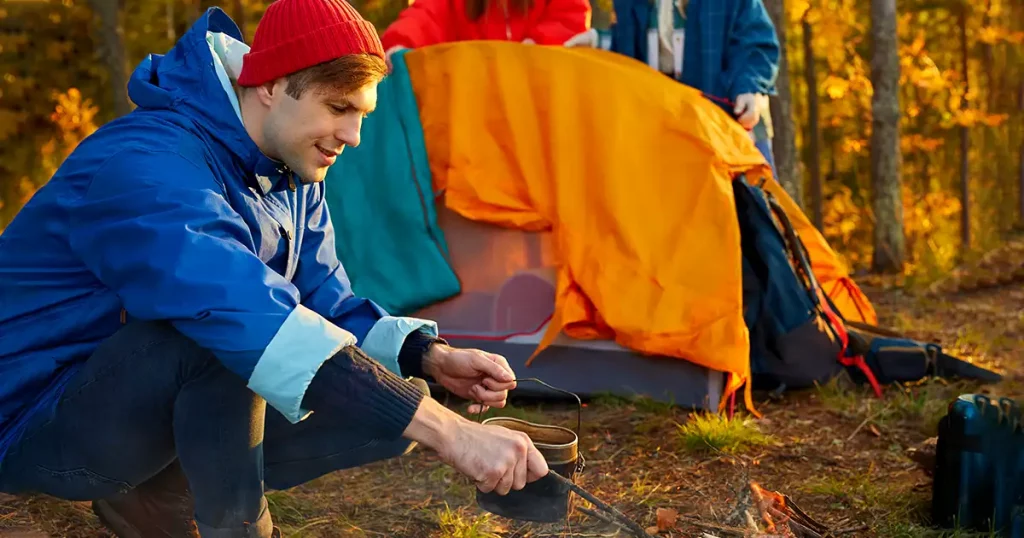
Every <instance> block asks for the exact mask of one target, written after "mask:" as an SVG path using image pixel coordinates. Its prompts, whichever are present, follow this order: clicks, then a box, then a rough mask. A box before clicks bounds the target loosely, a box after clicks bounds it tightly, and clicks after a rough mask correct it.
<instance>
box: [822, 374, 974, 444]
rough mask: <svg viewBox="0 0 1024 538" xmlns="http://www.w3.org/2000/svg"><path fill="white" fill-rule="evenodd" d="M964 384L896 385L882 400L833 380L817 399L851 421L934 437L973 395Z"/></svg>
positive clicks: (926, 382) (865, 391)
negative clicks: (955, 407)
mask: <svg viewBox="0 0 1024 538" xmlns="http://www.w3.org/2000/svg"><path fill="white" fill-rule="evenodd" d="M970 391H971V386H969V385H968V384H964V383H947V382H944V381H940V380H925V381H923V382H922V383H919V384H916V385H900V384H893V385H890V386H888V387H887V388H886V391H885V398H884V399H882V400H879V399H878V398H876V397H874V396H873V394H872V393H871V391H870V389H868V388H866V387H858V388H848V387H846V386H844V385H843V384H842V383H840V382H838V381H836V380H832V381H830V382H829V383H827V384H825V385H819V386H818V387H817V388H816V394H815V396H816V397H817V399H818V400H819V401H820V402H821V403H822V405H824V406H825V407H826V408H828V409H830V410H832V411H835V412H837V413H839V414H840V415H842V416H844V417H848V418H860V419H862V420H867V421H868V422H870V423H872V424H875V425H877V426H878V427H880V428H887V429H895V428H902V429H904V430H909V431H915V432H917V433H918V434H920V435H925V436H929V437H931V436H934V435H936V434H937V432H938V424H939V420H940V419H941V418H942V417H943V416H944V415H945V414H946V410H947V408H948V407H949V403H950V402H951V401H953V400H954V399H955V398H956V397H957V396H959V395H960V394H963V393H965V392H970Z"/></svg>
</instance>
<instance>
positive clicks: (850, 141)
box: [842, 138, 868, 154]
mask: <svg viewBox="0 0 1024 538" xmlns="http://www.w3.org/2000/svg"><path fill="white" fill-rule="evenodd" d="M867 147H868V141H867V140H857V139H854V138H846V139H844V140H843V146H842V151H843V153H849V154H856V153H860V152H862V151H865V150H866V149H867Z"/></svg>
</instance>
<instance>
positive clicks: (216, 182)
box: [0, 8, 436, 456]
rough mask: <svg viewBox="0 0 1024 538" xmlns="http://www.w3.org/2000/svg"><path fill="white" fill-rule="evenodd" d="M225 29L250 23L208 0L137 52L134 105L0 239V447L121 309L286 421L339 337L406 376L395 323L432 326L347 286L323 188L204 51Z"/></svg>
mask: <svg viewBox="0 0 1024 538" xmlns="http://www.w3.org/2000/svg"><path fill="white" fill-rule="evenodd" d="M228 38H232V39H228ZM225 40H226V41H231V42H234V40H238V41H239V42H240V41H241V40H242V36H241V35H240V33H239V31H238V28H237V26H235V24H234V22H232V21H231V19H230V18H228V16H227V15H226V14H224V12H222V11H220V10H219V9H216V8H212V9H210V10H209V11H207V12H206V13H205V14H204V15H203V16H202V17H201V18H200V19H199V20H198V21H197V22H196V23H195V25H194V26H193V27H192V28H191V29H190V30H189V31H188V33H186V34H185V35H184V36H182V38H181V40H180V41H178V43H177V44H176V45H175V46H174V48H173V49H171V50H170V51H169V52H168V53H167V54H166V55H150V56H149V57H147V58H146V59H145V60H144V61H142V62H141V63H140V65H139V66H138V67H137V69H136V70H135V72H134V74H133V75H132V77H131V79H130V81H129V85H128V91H129V96H130V97H131V99H132V101H133V102H134V103H136V105H137V106H138V108H137V109H136V110H134V111H133V112H132V113H130V114H128V115H126V116H124V117H122V118H119V119H117V120H115V121H112V122H110V123H108V124H106V125H104V126H102V127H101V128H100V129H99V130H97V131H96V132H95V133H94V134H93V135H92V136H90V137H88V138H87V139H86V140H84V141H82V143H81V144H80V145H79V147H78V148H77V149H76V150H75V151H74V152H73V153H72V154H71V155H70V156H69V157H68V158H67V159H66V161H65V162H64V164H63V165H62V166H61V167H60V169H59V170H58V171H57V173H56V174H55V175H54V177H53V178H52V179H51V180H50V181H49V182H48V183H47V184H46V185H45V186H43V187H42V188H41V189H40V190H39V191H38V192H37V193H36V195H35V196H34V197H33V198H32V199H31V200H30V201H29V202H28V204H27V205H26V206H25V207H24V208H23V209H22V210H21V212H20V213H19V214H18V215H17V217H16V218H15V219H14V221H13V222H12V223H11V224H10V226H9V227H8V228H7V229H6V231H5V232H4V233H3V235H0V456H2V454H3V451H4V450H5V448H6V447H8V446H9V445H10V444H11V443H12V442H13V440H14V439H15V438H16V437H17V436H18V435H19V433H20V430H21V428H22V426H23V424H24V422H25V420H26V419H27V417H28V416H29V415H30V414H31V413H33V412H36V411H38V410H40V409H43V408H46V407H48V406H52V405H53V404H54V403H55V402H56V401H57V399H58V398H59V396H60V392H61V388H62V387H63V386H64V384H65V383H66V382H67V380H68V378H69V377H71V376H72V375H73V374H74V372H75V371H76V370H77V369H78V368H79V367H80V366H81V365H82V363H83V361H85V360H86V359H87V358H88V357H89V356H90V354H91V353H92V352H93V350H94V349H95V348H96V347H97V345H98V344H99V343H100V342H102V341H103V340H104V339H106V338H108V337H110V336H111V335H112V334H113V333H114V332H115V331H117V330H118V329H119V327H121V326H122V323H124V316H125V314H126V315H127V317H130V318H134V319H141V320H167V321H170V322H171V323H172V324H173V325H174V327H176V328H177V329H178V330H179V331H181V332H182V333H183V334H184V335H186V336H188V337H190V338H191V339H193V340H195V341H196V342H197V343H198V344H200V345H201V346H203V347H204V348H206V349H208V350H210V351H212V352H213V353H214V354H215V355H216V356H217V357H218V358H219V359H220V360H221V362H222V363H223V364H224V365H225V366H226V367H227V368H229V369H230V370H232V371H233V372H235V373H237V374H238V375H240V376H242V378H244V379H246V380H248V385H249V387H250V388H251V389H252V390H253V391H254V392H256V393H257V394H259V395H261V396H263V397H264V398H265V399H266V400H267V402H268V403H269V404H270V405H272V406H273V407H275V408H276V409H278V410H279V411H281V412H282V413H283V414H284V415H285V416H286V417H288V418H289V419H290V420H291V421H293V422H297V421H299V420H301V419H303V418H304V417H305V416H307V415H308V414H309V412H308V411H307V410H305V409H303V408H302V405H301V404H302V399H303V395H304V392H305V390H306V387H307V386H308V385H309V383H310V381H311V379H312V377H313V375H314V374H315V373H316V372H317V370H318V369H319V368H320V366H321V364H322V363H324V361H326V360H327V359H328V358H330V357H332V356H333V355H334V354H335V352H337V351H338V350H339V349H341V348H342V347H344V346H346V345H349V344H353V343H358V344H359V345H360V346H361V347H362V348H363V350H364V351H365V352H366V353H367V354H368V355H370V356H371V357H373V358H375V359H377V360H378V361H379V362H381V363H382V364H384V365H385V366H387V367H388V369H390V370H392V371H395V372H398V370H399V369H398V366H397V356H398V352H399V349H400V347H401V345H402V342H403V341H404V339H405V336H406V335H408V334H409V333H410V332H412V331H414V330H418V329H425V330H427V331H429V332H431V333H434V334H436V326H434V325H433V323H432V322H427V321H423V320H416V319H411V318H395V317H390V316H388V315H386V313H385V312H384V311H382V310H381V309H380V308H378V307H377V306H376V305H375V304H374V303H372V302H371V301H369V300H367V299H364V298H359V297H355V296H353V294H352V292H351V289H350V286H349V280H348V278H347V277H346V274H345V270H344V269H343V268H342V266H341V264H340V263H339V262H338V259H337V256H336V253H335V245H334V232H333V229H332V225H331V219H330V215H329V214H328V208H327V205H326V204H325V202H324V185H323V184H322V183H321V184H308V185H307V184H303V183H302V182H301V181H299V180H298V178H294V177H292V172H291V171H290V170H288V169H287V168H286V167H285V166H284V165H283V164H282V163H279V162H275V161H273V160H271V159H269V158H267V157H266V156H264V155H263V154H262V153H261V152H260V150H259V149H258V148H257V147H256V145H255V144H254V143H253V141H252V140H251V139H250V138H249V136H248V134H247V133H246V131H245V128H244V127H243V125H242V123H241V121H240V116H239V114H238V112H237V110H238V109H237V101H236V98H235V96H234V93H233V92H232V91H231V90H230V83H229V82H228V78H227V74H226V73H227V71H226V70H225V68H224V64H225V62H224V61H223V60H222V59H221V58H220V57H219V56H216V55H215V54H214V52H213V50H214V43H215V42H221V43H223V42H224V41H225ZM242 47H244V44H242Z"/></svg>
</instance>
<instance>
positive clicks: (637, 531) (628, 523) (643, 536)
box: [548, 472, 654, 538]
mask: <svg viewBox="0 0 1024 538" xmlns="http://www.w3.org/2000/svg"><path fill="white" fill-rule="evenodd" d="M548 476H550V477H552V478H554V479H555V480H556V481H558V482H561V483H562V485H563V486H565V487H567V488H569V489H570V490H572V492H573V493H575V494H577V495H579V496H580V497H583V498H584V499H586V500H588V501H590V504H593V505H594V506H596V507H598V508H600V509H601V510H604V511H605V512H608V513H609V514H611V515H613V516H615V517H617V518H618V519H619V520H620V521H621V522H622V523H623V524H624V526H625V527H626V528H628V529H629V530H630V531H631V532H632V533H633V535H634V536H636V537H637V538H654V537H653V536H651V535H650V534H648V533H647V531H645V530H644V528H643V527H641V526H640V525H638V524H637V523H636V522H635V521H633V520H632V519H629V518H628V517H626V514H623V513H622V512H620V511H619V510H618V509H616V508H615V507H614V506H611V505H609V504H607V503H605V502H603V501H601V500H600V499H598V498H597V497H594V496H593V495H591V494H590V492H589V491H587V490H585V489H583V488H581V487H580V486H578V485H576V484H573V483H572V482H571V481H570V480H569V479H568V478H566V477H564V476H562V475H560V474H558V473H555V472H552V473H548Z"/></svg>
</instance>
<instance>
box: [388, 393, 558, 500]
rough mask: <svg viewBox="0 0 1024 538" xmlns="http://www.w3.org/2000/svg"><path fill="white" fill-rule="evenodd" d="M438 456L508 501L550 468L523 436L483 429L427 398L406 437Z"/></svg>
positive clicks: (479, 486)
mask: <svg viewBox="0 0 1024 538" xmlns="http://www.w3.org/2000/svg"><path fill="white" fill-rule="evenodd" d="M403 435H404V437H406V438H407V439H412V440H413V441H417V442H419V443H422V444H423V445H425V446H427V447H430V448H433V449H434V450H436V451H437V453H438V455H440V456H441V459H442V460H443V461H444V462H445V463H447V464H448V465H451V466H452V467H454V468H455V470H457V471H459V472H460V473H462V474H464V475H466V476H468V477H469V478H470V479H472V480H473V481H474V482H475V483H476V487H477V488H478V489H479V490H480V491H482V492H484V493H488V492H491V491H493V492H495V493H498V494H499V495H506V494H508V492H509V491H511V490H520V489H523V487H524V486H525V485H526V484H527V483H530V482H533V481H535V480H537V479H539V478H541V477H543V476H545V475H547V474H548V464H547V462H545V461H544V456H543V455H541V453H540V451H539V450H537V447H535V446H534V445H533V442H532V441H531V440H530V438H529V437H528V436H527V435H526V434H525V433H523V432H517V431H513V430H510V429H508V428H504V427H501V426H491V425H483V424H477V423H475V422H472V421H469V420H466V419H464V418H462V417H461V416H459V415H457V414H455V413H453V412H452V411H451V410H449V409H447V408H445V407H444V406H442V405H441V404H439V403H437V401H436V400H434V399H433V398H424V399H423V402H422V403H421V404H420V407H419V409H417V410H416V414H415V415H414V416H413V419H412V422H411V423H410V424H409V426H408V428H406V430H405V433H404V434H403Z"/></svg>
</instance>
